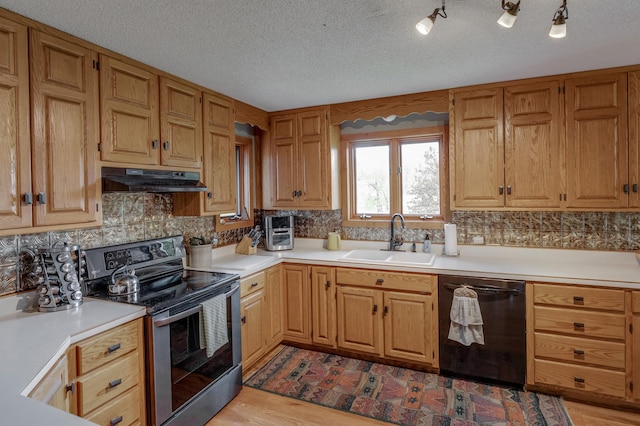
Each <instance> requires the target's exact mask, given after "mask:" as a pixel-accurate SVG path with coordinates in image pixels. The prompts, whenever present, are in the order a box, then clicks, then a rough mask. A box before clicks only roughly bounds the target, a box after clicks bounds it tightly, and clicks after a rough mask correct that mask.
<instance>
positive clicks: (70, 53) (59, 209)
mask: <svg viewBox="0 0 640 426" xmlns="http://www.w3.org/2000/svg"><path fill="white" fill-rule="evenodd" d="M29 53H30V67H31V73H30V74H31V120H32V123H31V128H32V135H31V137H32V147H33V150H32V172H33V174H32V178H33V192H34V203H35V207H34V212H35V215H34V220H33V223H34V225H36V226H41V225H62V224H74V223H83V222H94V221H96V216H97V208H98V198H97V197H98V189H97V185H96V181H97V174H96V168H97V146H98V143H97V142H98V138H99V137H98V108H97V107H98V73H97V72H96V70H95V69H94V66H95V62H96V61H97V59H98V57H97V55H96V54H95V52H93V51H91V50H89V49H87V48H85V47H82V46H79V45H76V44H73V43H70V42H68V41H65V40H62V39H59V38H56V37H54V36H51V35H47V34H45V33H42V32H39V31H36V30H31V33H30V50H29Z"/></svg>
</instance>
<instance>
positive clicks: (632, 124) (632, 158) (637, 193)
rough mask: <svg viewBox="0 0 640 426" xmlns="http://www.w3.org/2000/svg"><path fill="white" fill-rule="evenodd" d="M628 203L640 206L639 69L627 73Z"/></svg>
mask: <svg viewBox="0 0 640 426" xmlns="http://www.w3.org/2000/svg"><path fill="white" fill-rule="evenodd" d="M628 93H629V184H630V185H631V193H630V197H629V205H630V206H631V207H640V188H639V187H638V186H639V185H640V71H636V72H630V73H629V92H628Z"/></svg>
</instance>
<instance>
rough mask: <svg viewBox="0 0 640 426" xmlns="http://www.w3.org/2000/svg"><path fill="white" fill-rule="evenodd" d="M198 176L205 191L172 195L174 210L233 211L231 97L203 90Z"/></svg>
mask: <svg viewBox="0 0 640 426" xmlns="http://www.w3.org/2000/svg"><path fill="white" fill-rule="evenodd" d="M203 98H204V107H203V110H204V148H203V152H204V155H203V157H204V158H203V169H202V170H203V173H202V179H203V182H204V184H205V185H206V186H207V188H208V191H207V192H203V193H196V194H189V193H176V194H173V202H174V207H173V210H174V213H175V214H176V215H182V216H211V215H215V214H220V213H229V212H235V211H236V197H237V196H238V195H237V194H236V192H237V191H236V151H235V111H234V102H233V100H232V99H229V98H223V97H221V96H216V95H213V94H211V93H207V92H204V96H203Z"/></svg>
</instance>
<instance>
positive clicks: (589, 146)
mask: <svg viewBox="0 0 640 426" xmlns="http://www.w3.org/2000/svg"><path fill="white" fill-rule="evenodd" d="M565 105H566V117H567V125H566V137H567V154H566V155H567V177H568V179H567V180H568V187H567V207H583V208H584V207H589V208H621V207H627V206H628V205H629V195H628V194H629V190H630V187H631V186H632V185H630V182H629V173H628V164H627V158H628V147H627V73H607V74H602V75H597V76H590V77H579V78H572V79H568V80H566V81H565ZM633 183H635V184H636V186H634V187H633V188H636V189H637V184H638V182H637V181H636V182H633ZM633 183H632V184H633ZM636 198H637V195H636Z"/></svg>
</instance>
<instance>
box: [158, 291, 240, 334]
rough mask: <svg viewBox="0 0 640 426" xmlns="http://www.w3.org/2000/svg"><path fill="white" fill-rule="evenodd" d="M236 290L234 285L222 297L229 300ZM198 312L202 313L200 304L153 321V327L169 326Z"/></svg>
mask: <svg viewBox="0 0 640 426" xmlns="http://www.w3.org/2000/svg"><path fill="white" fill-rule="evenodd" d="M238 290H240V286H238V285H236V286H234V287H233V288H232V289H231V291H229V292H227V293H225V294H224V296H225V297H226V298H229V297H231V295H233V293H235V292H237V291H238ZM199 312H202V304H200V305H198V306H194V307H193V308H191V309H187V310H186V311H183V312H180V313H179V314H175V315H171V316H170V317H167V318H163V319H159V320H155V321H153V326H154V327H164V326H165V325H169V324H171V323H174V322H176V321H180V320H181V319H183V318H186V317H188V316H191V315H193V314H197V313H199Z"/></svg>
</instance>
